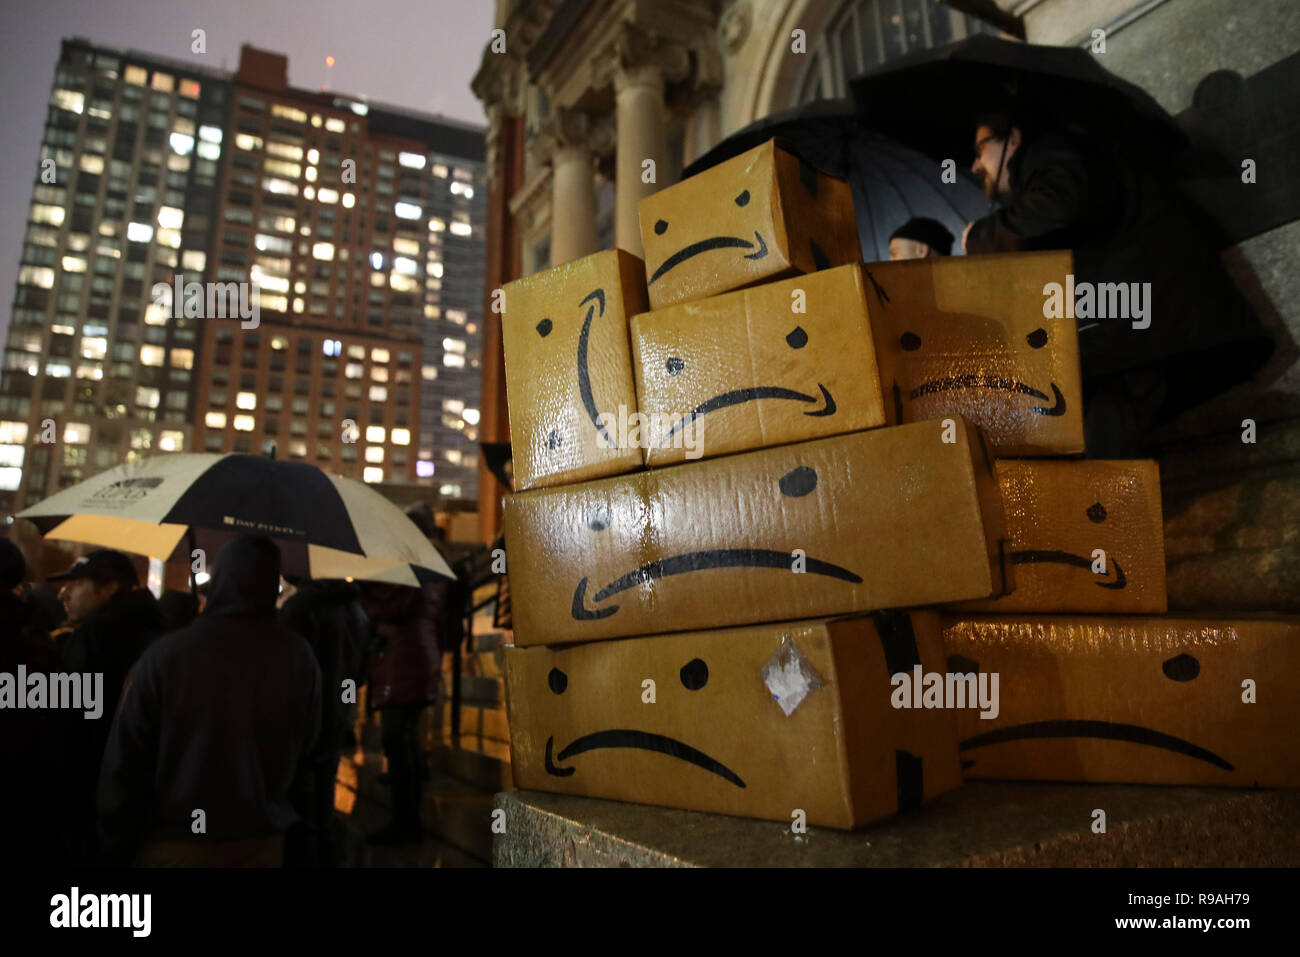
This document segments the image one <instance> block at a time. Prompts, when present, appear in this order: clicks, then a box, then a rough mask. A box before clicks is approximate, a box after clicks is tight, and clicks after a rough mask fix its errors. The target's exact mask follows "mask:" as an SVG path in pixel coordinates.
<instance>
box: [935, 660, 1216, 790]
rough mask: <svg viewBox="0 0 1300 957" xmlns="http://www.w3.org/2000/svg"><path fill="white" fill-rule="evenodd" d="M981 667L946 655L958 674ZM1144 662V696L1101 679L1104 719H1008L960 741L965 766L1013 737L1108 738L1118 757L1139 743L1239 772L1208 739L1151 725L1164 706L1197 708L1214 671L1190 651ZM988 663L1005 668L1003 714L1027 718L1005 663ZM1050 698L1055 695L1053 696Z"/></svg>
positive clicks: (950, 667)
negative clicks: (1108, 688)
mask: <svg viewBox="0 0 1300 957" xmlns="http://www.w3.org/2000/svg"><path fill="white" fill-rule="evenodd" d="M1077 666H1079V662H1078V661H1073V662H1069V661H1067V662H1065V663H1063V665H1062V667H1063V669H1064V668H1070V667H1077ZM1132 666H1133V663H1126V665H1125V667H1126V668H1127V667H1132ZM979 667H980V664H979V662H976V661H973V660H971V659H969V658H965V657H962V656H960V655H954V656H953V657H951V658H949V660H948V670H949V671H950V672H954V673H961V674H966V673H978V671H979ZM1143 667H1144V668H1145V671H1146V674H1145V677H1146V679H1147V680H1148V683H1149V684H1148V686H1147V690H1146V691H1145V692H1144V693H1143V694H1141V695H1140V696H1125V695H1109V696H1108V695H1106V694H1104V691H1105V689H1104V688H1103V687H1101V681H1099V682H1098V686H1097V687H1096V688H1095V689H1094V691H1095V695H1094V696H1093V697H1095V698H1096V699H1098V700H1100V701H1104V702H1105V714H1104V718H1102V717H1100V716H1099V717H1098V718H1096V719H1093V718H1086V717H1085V718H1060V717H1055V716H1052V715H1049V714H1047V713H1044V714H1042V715H1041V717H1039V716H1037V715H1035V716H1034V717H1036V718H1037V720H1030V721H1023V720H1021V721H1015V722H1014V723H1009V724H1006V725H1004V726H1003V727H999V728H995V729H994V730H992V731H987V732H985V733H983V734H978V735H975V736H974V737H970V738H967V739H966V740H964V741H962V742H961V744H960V746H959V747H960V749H961V753H962V766H963V767H965V768H972V767H976V766H977V764H978V762H979V760H980V758H981V755H983V754H985V753H988V752H986V751H985V750H984V749H995V748H997V747H998V746H999V745H1005V744H1009V743H1012V742H1023V741H1030V740H1043V741H1060V742H1075V741H1090V742H1095V741H1105V742H1116V743H1117V744H1116V750H1115V754H1116V757H1117V758H1121V757H1124V756H1127V755H1131V754H1132V751H1131V748H1130V747H1129V746H1131V745H1140V746H1142V747H1144V748H1153V749H1156V750H1159V751H1163V752H1166V753H1172V754H1176V755H1180V756H1182V757H1183V758H1186V759H1187V760H1188V761H1193V762H1199V763H1201V764H1204V765H1210V766H1213V767H1215V768H1218V769H1220V770H1222V771H1228V772H1231V771H1235V770H1236V767H1235V765H1234V764H1233V762H1232V761H1230V760H1229V759H1228V758H1227V757H1224V756H1223V755H1221V754H1218V753H1216V752H1215V751H1214V750H1211V749H1210V748H1209V747H1206V746H1205V745H1204V743H1197V742H1194V741H1188V740H1186V739H1185V738H1182V737H1179V736H1178V735H1174V734H1169V733H1166V732H1165V731H1162V730H1160V729H1159V728H1158V727H1152V726H1151V722H1150V718H1149V717H1148V716H1149V715H1151V714H1158V713H1160V712H1162V711H1172V712H1173V713H1190V712H1192V711H1194V710H1195V709H1196V706H1197V701H1198V699H1199V698H1200V697H1201V696H1203V695H1205V694H1209V693H1211V690H1210V689H1207V688H1205V687H1204V686H1205V685H1206V684H1207V683H1209V684H1210V685H1211V686H1214V685H1216V680H1215V678H1214V677H1213V676H1210V675H1206V674H1203V672H1202V663H1201V660H1200V657H1198V656H1197V655H1195V654H1192V653H1189V652H1183V653H1181V654H1177V655H1172V656H1170V657H1168V658H1165V659H1164V660H1160V659H1159V658H1158V657H1157V656H1155V655H1148V656H1144V658H1143ZM989 668H990V670H999V669H1000V670H1001V672H1002V686H1003V689H1004V691H1003V703H1002V714H1003V717H1004V718H1005V719H1007V720H1009V721H1011V720H1014V719H1015V718H1018V717H1027V716H1028V715H1026V714H1025V711H1026V709H1025V708H1017V707H1015V706H1014V705H1011V704H1009V703H1008V700H1007V694H1006V689H1007V688H1009V687H1010V686H1012V685H1013V681H1014V679H1013V674H1012V673H1010V672H1009V670H1008V669H1007V667H1006V666H1005V665H1001V666H1000V665H997V664H990V665H989ZM1212 693H1214V694H1221V693H1226V694H1228V695H1234V694H1239V693H1240V692H1239V689H1238V690H1237V691H1235V692H1234V689H1233V688H1232V687H1226V688H1217V687H1215V688H1214V689H1213V692H1212ZM1048 698H1049V700H1051V696H1048ZM1071 700H1072V701H1074V702H1076V703H1075V705H1074V707H1075V709H1079V708H1081V707H1082V708H1083V709H1084V710H1085V711H1086V705H1081V704H1079V703H1078V702H1081V701H1083V698H1082V697H1081V696H1079V695H1074V696H1072V698H1071ZM1048 709H1050V705H1044V704H1041V703H1040V704H1039V705H1038V706H1037V707H1036V708H1035V709H1034V710H1042V711H1044V712H1046V711H1047V710H1048ZM1069 746H1070V745H1069V744H1068V743H1063V744H1062V745H1061V747H1069ZM995 753H996V752H993V754H995ZM995 760H996V758H995Z"/></svg>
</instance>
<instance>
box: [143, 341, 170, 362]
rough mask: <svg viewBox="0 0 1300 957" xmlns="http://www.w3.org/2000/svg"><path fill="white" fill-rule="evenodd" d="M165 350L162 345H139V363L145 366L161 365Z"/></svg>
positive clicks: (165, 353)
mask: <svg viewBox="0 0 1300 957" xmlns="http://www.w3.org/2000/svg"><path fill="white" fill-rule="evenodd" d="M166 357H167V350H166V349H164V348H163V347H162V346H141V347H140V364H141V365H145V366H155V367H157V366H161V365H162V364H163V362H164V361H166Z"/></svg>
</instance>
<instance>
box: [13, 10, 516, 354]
mask: <svg viewBox="0 0 1300 957" xmlns="http://www.w3.org/2000/svg"><path fill="white" fill-rule="evenodd" d="M494 8H495V4H494V3H493V2H492V0H292V2H291V0H39V2H33V0H9V2H7V3H6V4H5V11H4V26H3V29H0V90H3V97H0V130H3V140H2V141H0V164H3V165H2V168H3V169H4V170H5V172H6V175H5V176H3V177H0V342H3V341H4V339H5V336H6V330H7V329H8V328H9V313H10V309H11V307H12V305H13V292H14V281H15V279H16V277H17V275H18V258H19V256H20V255H21V253H22V242H23V234H24V232H25V230H26V223H27V209H28V204H29V203H30V202H31V198H32V186H33V185H34V183H35V179H36V172H37V169H38V164H39V159H40V149H41V135H42V131H43V129H44V126H45V116H46V110H47V103H48V101H49V96H50V87H51V84H52V83H53V81H54V70H55V64H56V62H57V60H58V55H59V43H60V40H62V39H63V38H64V37H73V36H79V37H84V38H86V39H87V40H89V41H91V42H92V43H98V44H104V45H106V46H112V47H119V48H130V49H135V50H140V51H141V52H144V53H152V54H156V55H159V56H166V57H171V58H173V59H178V60H193V61H194V62H195V63H198V64H200V65H202V66H206V67H209V68H215V69H224V70H228V71H234V70H235V69H237V68H238V66H239V48H240V46H241V45H242V44H244V43H248V44H251V45H252V46H256V47H260V48H262V49H265V50H273V51H276V52H278V53H284V54H286V55H287V56H288V57H289V82H290V84H292V85H294V86H298V87H305V88H307V89H318V88H320V87H326V88H328V89H332V90H337V91H339V92H341V93H349V94H362V95H364V96H367V97H369V98H370V99H372V100H377V101H382V102H385V103H392V104H394V105H397V106H405V107H408V108H411V109H417V110H422V111H424V112H427V113H440V114H442V115H443V116H446V117H449V118H451V119H457V120H464V121H467V122H471V123H479V124H484V125H486V123H487V118H486V117H485V116H484V114H483V109H482V106H481V104H480V103H479V101H478V100H477V99H475V97H474V94H473V93H472V92H471V91H470V88H469V81H470V80H471V79H472V78H473V76H474V73H475V72H476V71H477V69H478V64H479V60H480V58H481V56H482V54H483V49H484V47H486V46H487V43H488V41H489V39H490V37H489V34H490V32H491V30H492V26H493V23H492V21H493V17H494V12H495V11H494ZM197 28H202V29H203V30H205V31H206V32H207V37H206V39H207V53H206V54H196V53H191V52H190V46H191V42H192V41H191V33H192V32H193V31H194V30H195V29H197ZM326 56H333V57H334V61H335V62H334V66H333V68H332V69H329V68H327V67H326V65H325V57H326ZM327 74H328V76H327ZM29 171H30V172H29Z"/></svg>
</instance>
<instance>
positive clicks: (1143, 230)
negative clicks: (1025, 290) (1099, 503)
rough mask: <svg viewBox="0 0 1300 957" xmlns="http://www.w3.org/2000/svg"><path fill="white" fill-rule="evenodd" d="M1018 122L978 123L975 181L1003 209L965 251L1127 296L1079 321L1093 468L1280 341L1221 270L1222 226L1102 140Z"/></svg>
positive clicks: (1220, 386)
mask: <svg viewBox="0 0 1300 957" xmlns="http://www.w3.org/2000/svg"><path fill="white" fill-rule="evenodd" d="M1015 111H1016V106H1015V105H1014V104H999V105H997V106H995V107H994V108H993V109H991V110H989V111H988V112H986V113H985V114H983V115H982V116H980V117H978V118H977V119H976V123H975V126H976V129H975V156H976V158H975V162H974V165H973V167H972V169H973V170H974V171H975V172H976V173H977V174H979V175H980V176H982V177H983V179H984V181H985V191H986V193H987V194H988V195H989V197H990V198H991V199H992V198H1001V200H1002V204H1001V206H1000V208H998V209H997V210H996V211H994V212H993V213H991V214H990V215H988V216H986V217H984V218H983V219H979V220H976V221H975V222H972V223H971V224H969V225H968V226H967V227H966V231H965V232H964V233H963V235H962V245H963V247H964V248H965V250H966V252H968V253H993V252H1014V251H1024V250H1037V249H1069V250H1072V251H1073V252H1074V276H1075V287H1076V288H1077V289H1080V290H1082V289H1083V288H1084V285H1083V284H1085V283H1087V284H1090V285H1091V287H1092V289H1093V290H1096V296H1097V300H1098V302H1097V305H1098V306H1099V305H1100V299H1101V297H1102V292H1101V290H1100V289H1099V288H1098V287H1099V286H1100V284H1121V285H1122V287H1123V288H1122V289H1119V288H1116V287H1115V286H1113V285H1111V286H1107V287H1106V288H1107V292H1106V297H1107V302H1108V303H1112V304H1118V305H1120V306H1121V309H1119V310H1117V311H1121V312H1125V313H1127V314H1126V315H1122V316H1120V317H1114V316H1108V317H1106V318H1098V317H1083V316H1079V317H1077V323H1078V329H1079V355H1080V365H1081V368H1082V372H1083V390H1084V395H1083V400H1084V430H1085V435H1086V442H1087V447H1088V453H1089V455H1091V456H1093V457H1101V458H1104V457H1112V456H1114V457H1125V456H1130V455H1135V454H1138V453H1139V452H1141V451H1142V449H1143V444H1144V441H1143V440H1144V437H1145V433H1146V432H1147V431H1149V430H1150V429H1151V428H1154V427H1155V426H1158V425H1160V424H1162V423H1164V422H1167V421H1170V420H1171V419H1173V418H1174V417H1175V416H1177V415H1178V414H1180V413H1182V412H1183V411H1185V410H1187V409H1190V408H1191V407H1193V406H1195V405H1198V404H1199V403H1201V402H1204V401H1205V400H1207V399H1209V398H1211V397H1213V396H1214V395H1217V394H1219V393H1221V392H1223V391H1224V390H1226V389H1228V388H1229V387H1231V386H1233V385H1235V384H1237V383H1238V382H1242V381H1244V380H1245V379H1247V378H1249V377H1250V376H1251V375H1253V374H1254V373H1255V372H1256V371H1258V370H1259V369H1260V367H1261V366H1263V364H1264V363H1265V362H1266V361H1267V359H1268V357H1269V355H1270V354H1271V352H1272V351H1273V347H1274V343H1273V340H1272V337H1271V336H1270V335H1269V334H1268V333H1267V331H1266V330H1265V329H1264V327H1263V326H1262V325H1261V324H1260V322H1259V320H1258V319H1257V318H1256V317H1255V315H1254V313H1253V312H1252V311H1251V310H1250V307H1249V306H1248V305H1247V303H1246V301H1245V299H1244V298H1243V297H1242V295H1241V293H1240V292H1239V291H1238V290H1237V288H1236V286H1235V285H1234V284H1233V282H1232V279H1231V277H1230V276H1229V275H1228V272H1227V270H1226V269H1225V268H1224V266H1223V263H1222V261H1221V260H1220V258H1219V249H1220V248H1221V247H1222V246H1223V242H1222V237H1221V236H1219V235H1218V231H1217V229H1216V227H1215V226H1214V224H1213V223H1212V222H1211V220H1210V219H1209V217H1208V216H1207V215H1206V214H1205V213H1204V212H1203V211H1202V210H1200V208H1199V207H1197V206H1195V204H1193V203H1192V202H1191V201H1190V200H1188V199H1186V198H1184V197H1183V196H1181V195H1180V194H1179V193H1177V192H1176V191H1175V190H1174V189H1173V188H1172V187H1170V186H1169V185H1168V184H1167V183H1166V182H1164V181H1163V180H1162V178H1161V177H1160V174H1159V171H1158V170H1154V171H1153V170H1151V169H1149V168H1147V167H1148V166H1149V165H1150V164H1146V165H1144V164H1142V163H1140V162H1136V161H1134V159H1133V158H1132V157H1131V156H1129V155H1126V153H1125V151H1124V148H1123V147H1122V145H1120V144H1116V143H1111V142H1107V141H1105V139H1104V138H1102V137H1098V136H1096V135H1085V134H1084V133H1083V132H1082V131H1079V130H1073V129H1070V128H1060V129H1045V130H1034V129H1033V128H1032V126H1031V125H1030V124H1028V123H1026V122H1025V118H1024V117H1021V116H1017V115H1016V112H1015ZM1059 282H1060V283H1062V284H1064V283H1065V277H1061V279H1060V280H1059ZM1145 283H1149V284H1150V286H1149V287H1144V286H1143V285H1142V284H1145ZM1134 284H1137V287H1136V292H1137V293H1138V294H1140V295H1142V298H1143V305H1142V306H1141V311H1142V312H1143V313H1144V314H1143V315H1141V316H1139V315H1137V312H1138V311H1139V310H1138V307H1137V303H1136V301H1135V299H1134V297H1133V295H1132V293H1133V292H1134V291H1135V290H1134ZM1148 288H1149V296H1148V295H1145V291H1146V289H1148ZM1125 304H1127V306H1128V308H1127V309H1124V308H1122V307H1123V306H1124V305H1125ZM1073 305H1074V304H1073V303H1071V304H1070V306H1071V307H1073ZM1108 312H1109V310H1108Z"/></svg>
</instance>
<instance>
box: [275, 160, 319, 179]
mask: <svg viewBox="0 0 1300 957" xmlns="http://www.w3.org/2000/svg"><path fill="white" fill-rule="evenodd" d="M266 171H267V172H268V173H274V174H275V175H276V176H287V177H290V178H292V179H297V178H298V177H299V176H300V175H301V174H302V167H301V166H299V165H298V164H297V163H291V162H289V161H288V160H279V159H269V160H267V161H266ZM310 178H311V177H308V179H310Z"/></svg>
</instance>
